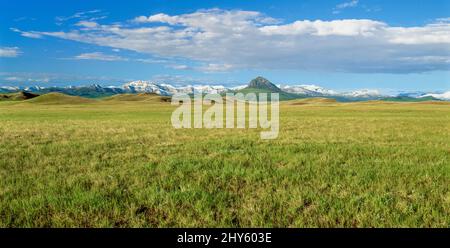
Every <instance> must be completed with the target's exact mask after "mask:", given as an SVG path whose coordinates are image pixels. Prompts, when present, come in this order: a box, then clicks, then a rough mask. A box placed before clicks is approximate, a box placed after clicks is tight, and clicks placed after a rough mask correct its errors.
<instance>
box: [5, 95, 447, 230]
mask: <svg viewBox="0 0 450 248" xmlns="http://www.w3.org/2000/svg"><path fill="white" fill-rule="evenodd" d="M59 100H61V99H59ZM55 103H56V102H52V101H47V103H46V101H45V99H44V100H42V98H41V99H40V100H39V99H38V98H35V99H33V101H31V100H30V102H0V137H1V139H0V177H1V180H0V226H2V227H49V226H52V227H79V226H81V227H450V189H449V185H450V105H449V104H446V103H440V104H439V103H388V102H368V103H345V104H344V103H334V102H332V101H330V102H328V101H325V100H295V101H287V102H283V103H282V106H281V108H280V120H281V127H280V135H279V138H278V139H276V140H260V138H259V134H260V131H261V130H255V129H250V130H238V129H208V130H207V129H181V130H176V129H173V128H172V126H171V124H170V116H171V112H172V110H173V109H174V107H172V106H170V104H168V103H163V102H161V101H158V100H155V99H150V98H149V99H147V100H145V101H134V100H133V101H126V100H125V101H123V100H122V101H121V100H118V99H109V100H106V101H100V102H97V101H92V100H89V101H86V102H84V101H82V100H80V99H75V98H73V99H72V100H71V102H70V103H71V104H55ZM63 103H64V101H63Z"/></svg>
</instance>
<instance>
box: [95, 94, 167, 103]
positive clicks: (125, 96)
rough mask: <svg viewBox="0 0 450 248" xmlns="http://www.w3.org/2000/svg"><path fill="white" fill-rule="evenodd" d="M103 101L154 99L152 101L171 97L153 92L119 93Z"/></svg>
mask: <svg viewBox="0 0 450 248" xmlns="http://www.w3.org/2000/svg"><path fill="white" fill-rule="evenodd" d="M103 100H104V101H110V102H111V101H119V102H130V101H131V102H137V101H154V102H170V101H171V97H167V96H160V95H158V94H155V93H140V94H119V95H114V96H111V97H107V98H104V99H103Z"/></svg>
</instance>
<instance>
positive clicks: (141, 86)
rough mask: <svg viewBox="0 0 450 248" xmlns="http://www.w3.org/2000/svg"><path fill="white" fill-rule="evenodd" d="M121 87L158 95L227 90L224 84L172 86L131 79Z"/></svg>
mask: <svg viewBox="0 0 450 248" xmlns="http://www.w3.org/2000/svg"><path fill="white" fill-rule="evenodd" d="M123 89H124V90H126V91H129V92H146V93H156V94H159V95H165V96H168V95H173V94H176V93H186V94H193V93H207V94H218V93H224V92H227V91H228V89H227V88H225V87H224V86H215V85H213V86H211V85H188V86H183V87H174V86H172V85H170V84H165V83H155V82H150V81H141V80H139V81H133V82H129V83H126V84H124V85H123Z"/></svg>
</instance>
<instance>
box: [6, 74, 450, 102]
mask: <svg viewBox="0 0 450 248" xmlns="http://www.w3.org/2000/svg"><path fill="white" fill-rule="evenodd" d="M255 80H256V79H255ZM255 80H252V82H253V83H254V84H255V85H254V87H259V86H261V84H262V83H264V82H263V81H264V80H262V79H261V80H262V81H261V80H260V81H261V82H258V81H256V82H255ZM267 82H269V81H267ZM258 84H259V85H258ZM250 85H251V84H249V85H241V86H235V87H224V86H217V85H187V86H174V85H172V84H169V83H160V82H152V81H143V80H138V81H132V82H128V83H125V84H124V85H122V86H101V85H100V84H91V85H89V86H66V87H56V86H55V87H41V86H30V87H12V86H0V93H12V92H17V91H26V92H32V93H37V94H46V93H49V92H61V93H65V94H69V95H77V96H83V97H93V98H95V97H106V96H111V95H115V94H123V93H155V94H159V95H164V96H170V95H173V94H176V93H185V94H194V93H200V92H201V93H205V94H216V93H219V94H220V93H226V92H236V91H240V90H242V89H245V88H247V87H250ZM271 86H273V87H276V91H280V92H285V93H290V94H291V95H293V96H294V98H295V95H296V94H297V95H298V97H331V98H337V99H341V100H344V101H345V100H349V101H358V100H370V99H385V98H392V97H394V98H402V99H403V98H410V99H414V98H416V99H420V98H424V97H432V98H434V99H439V100H445V101H450V91H447V92H420V91H416V92H413V91H411V92H406V91H403V92H397V93H389V94H382V93H380V92H379V91H378V90H371V89H362V90H355V91H348V92H338V91H334V90H330V89H326V88H323V87H321V86H317V85H306V84H301V85H283V86H276V85H273V84H272V85H271ZM250 88H251V87H250Z"/></svg>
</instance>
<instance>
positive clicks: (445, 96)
mask: <svg viewBox="0 0 450 248" xmlns="http://www.w3.org/2000/svg"><path fill="white" fill-rule="evenodd" d="M427 96H431V97H434V98H436V99H439V100H444V101H450V91H447V92H444V93H441V94H433V93H429V94H424V95H422V96H420V97H419V98H422V97H427Z"/></svg>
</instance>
